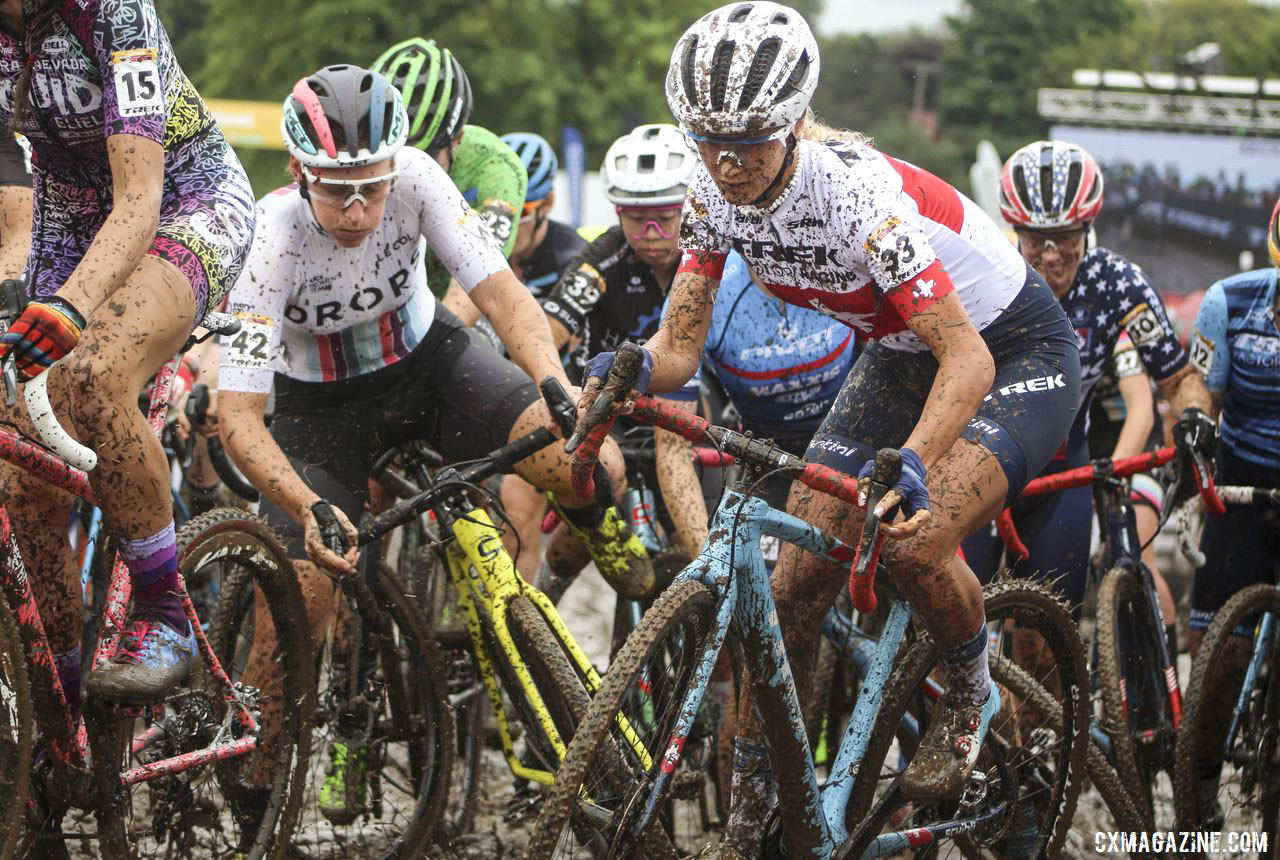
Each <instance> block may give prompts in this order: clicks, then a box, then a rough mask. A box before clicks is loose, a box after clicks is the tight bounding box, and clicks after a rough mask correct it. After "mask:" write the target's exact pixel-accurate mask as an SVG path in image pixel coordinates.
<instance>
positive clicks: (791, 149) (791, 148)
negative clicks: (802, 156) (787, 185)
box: [747, 134, 796, 206]
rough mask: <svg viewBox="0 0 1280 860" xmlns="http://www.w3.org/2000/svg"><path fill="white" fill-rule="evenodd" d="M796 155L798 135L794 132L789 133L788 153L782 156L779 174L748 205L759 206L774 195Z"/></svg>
mask: <svg viewBox="0 0 1280 860" xmlns="http://www.w3.org/2000/svg"><path fill="white" fill-rule="evenodd" d="M795 155H796V136H795V135H794V134H789V135H787V154H786V155H785V156H783V158H782V166H781V167H779V168H778V172H777V174H775V175H774V177H773V181H772V182H770V183H769V187H768V188H766V189H765V190H764V191H762V192H760V196H759V197H757V198H756V199H755V200H752V201H751V202H750V203H748V204H747V205H748V206H759V205H760V204H761V203H763V202H764V201H766V200H768V199H769V198H770V197H772V196H773V193H774V192H775V191H777V190H778V187H779V186H780V185H782V180H783V178H784V177H785V176H786V175H787V168H789V167H790V166H791V162H792V161H794V160H795Z"/></svg>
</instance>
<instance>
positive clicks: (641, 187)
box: [600, 123, 698, 206]
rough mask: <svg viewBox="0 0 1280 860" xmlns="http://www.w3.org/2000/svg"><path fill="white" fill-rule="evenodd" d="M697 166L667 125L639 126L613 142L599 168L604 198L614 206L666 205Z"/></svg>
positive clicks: (677, 198)
mask: <svg viewBox="0 0 1280 860" xmlns="http://www.w3.org/2000/svg"><path fill="white" fill-rule="evenodd" d="M697 167H698V157H697V156H696V155H694V154H693V153H692V152H690V151H689V148H688V147H687V146H685V143H684V135H682V134H681V133H680V129H678V128H676V127H675V126H674V125H671V124H670V123H661V124H658V125H641V126H637V127H636V128H635V129H633V130H632V131H631V132H630V133H629V134H624V135H623V136H622V137H620V138H618V139H617V140H615V141H614V142H613V145H612V146H610V147H609V151H608V152H606V153H605V156H604V164H603V166H601V168H600V181H601V182H602V183H603V184H604V195H605V197H608V198H609V202H610V203H612V204H614V205H615V206H670V205H672V204H675V203H682V202H684V192H685V189H686V188H687V187H688V186H689V183H690V181H692V179H693V172H694V170H696V169H697Z"/></svg>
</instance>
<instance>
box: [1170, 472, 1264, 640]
mask: <svg viewBox="0 0 1280 860" xmlns="http://www.w3.org/2000/svg"><path fill="white" fill-rule="evenodd" d="M1214 480H1215V481H1216V482H1217V483H1219V484H1222V485H1224V486H1226V485H1231V484H1243V485H1245V486H1250V487H1280V474H1277V473H1275V472H1271V471H1268V470H1267V469H1264V468H1262V467H1261V466H1258V465H1256V464H1254V463H1250V462H1248V461H1247V460H1242V459H1239V458H1238V457H1233V456H1232V455H1231V454H1230V453H1228V452H1227V451H1221V452H1219V454H1218V468H1217V470H1216V471H1215V473H1214ZM1200 551H1201V552H1203V553H1204V566H1203V567H1200V568H1198V569H1197V570H1196V575H1195V580H1194V582H1193V585H1192V588H1191V629H1192V630H1207V629H1208V628H1209V622H1210V621H1212V620H1213V616H1214V614H1216V613H1217V611H1218V610H1219V609H1221V608H1222V607H1223V606H1224V605H1225V604H1226V602H1227V601H1228V600H1230V599H1231V598H1232V597H1233V596H1234V595H1235V594H1236V593H1237V592H1238V591H1240V590H1241V589H1244V588H1248V587H1249V586H1251V585H1258V584H1259V583H1263V582H1266V583H1273V582H1275V581H1276V580H1275V575H1276V574H1275V565H1276V560H1277V559H1278V558H1280V512H1277V511H1276V510H1274V509H1273V508H1270V507H1266V506H1260V505H1228V506H1227V512H1226V513H1225V514H1223V515H1222V516H1220V517H1215V516H1213V515H1211V514H1206V515H1205V517H1204V532H1203V533H1202V534H1201V536H1200ZM1236 633H1237V634H1238V635H1240V636H1252V635H1253V630H1252V624H1250V623H1245V624H1242V625H1241V627H1240V628H1239V629H1237V630H1236Z"/></svg>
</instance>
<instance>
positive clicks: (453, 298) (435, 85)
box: [372, 37, 529, 325]
mask: <svg viewBox="0 0 1280 860" xmlns="http://www.w3.org/2000/svg"><path fill="white" fill-rule="evenodd" d="M372 70H373V71H375V72H378V73H379V74H382V75H384V76H385V77H386V78H387V80H389V81H391V83H392V84H394V85H395V87H396V89H398V90H399V91H400V94H401V95H402V96H403V97H404V106H405V110H406V111H407V112H408V115H409V137H408V145H409V146H413V147H417V148H418V149H421V150H423V151H424V152H426V153H427V155H430V156H431V157H432V158H434V159H435V160H436V163H437V164H439V165H440V166H441V167H443V168H444V170H445V172H446V173H448V174H449V178H450V179H451V180H453V184H454V185H456V186H457V187H458V190H459V191H461V192H462V196H463V199H465V200H466V201H467V203H468V204H469V205H470V206H471V207H472V208H473V209H474V210H475V211H476V212H477V213H479V215H480V220H481V222H482V223H483V224H484V226H485V229H486V230H488V231H489V233H490V235H492V236H493V237H494V239H496V240H497V242H498V244H499V245H500V246H501V247H502V254H503V256H504V257H510V256H511V252H512V251H513V250H514V249H515V245H516V227H517V219H518V218H519V214H518V213H519V212H520V211H521V207H523V206H524V200H525V193H526V191H527V188H528V184H529V178H528V173H527V172H526V171H525V168H524V165H523V164H522V163H521V162H520V159H519V158H517V157H516V154H515V153H514V152H512V151H511V147H509V146H507V145H506V144H505V143H503V142H502V140H500V139H499V138H498V136H497V135H496V134H494V133H493V132H491V131H489V130H488V129H486V128H481V127H480V126H477V125H467V120H468V119H469V118H470V116H471V108H472V97H471V82H470V81H468V80H467V73H466V72H465V71H463V69H462V64H461V63H459V62H458V58H457V56H455V55H454V53H453V52H452V51H450V50H449V49H448V48H441V47H440V46H439V45H437V44H436V43H435V40H434V39H423V38H417V37H415V38H412V39H406V40H405V41H403V42H400V43H398V44H395V45H392V46H391V47H390V48H388V49H387V50H386V51H384V52H383V53H382V56H380V57H378V59H376V60H374V61H373V67H372ZM426 265H427V284H428V286H429V287H430V288H431V292H432V294H433V295H435V297H436V298H437V299H439V300H441V301H443V302H444V306H445V308H447V309H448V310H449V311H451V312H452V313H453V314H454V315H455V316H457V317H458V318H459V319H461V320H462V321H463V322H464V323H466V324H468V325H471V324H473V323H475V322H476V321H477V320H479V319H480V316H481V312H480V310H479V309H478V308H477V307H476V306H475V305H474V304H473V303H472V302H471V301H470V300H469V299H468V297H467V292H466V290H465V289H464V288H463V287H462V286H461V285H460V284H458V283H456V282H454V280H453V279H452V278H451V272H450V270H449V267H448V266H447V265H445V262H444V260H442V259H441V258H440V255H439V254H437V253H436V252H435V251H434V250H433V249H431V248H430V247H428V249H427V259H426Z"/></svg>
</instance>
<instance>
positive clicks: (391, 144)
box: [280, 65, 409, 168]
mask: <svg viewBox="0 0 1280 860" xmlns="http://www.w3.org/2000/svg"><path fill="white" fill-rule="evenodd" d="M280 133H281V134H282V135H283V136H284V142H285V144H286V145H287V146H288V148H289V152H290V154H292V155H293V156H294V157H295V158H297V159H298V160H299V161H301V162H302V163H303V164H304V165H306V166H307V167H317V168H331V167H359V166H360V165H362V164H373V163H376V162H379V161H387V160H388V159H390V158H392V157H394V156H395V154H396V153H397V152H399V151H400V148H401V147H402V146H404V142H405V138H406V137H407V136H408V133H409V120H408V117H407V116H406V114H405V111H404V102H403V99H402V98H401V96H400V92H399V91H398V90H397V89H396V88H395V87H393V86H391V84H390V82H388V81H387V79H386V78H384V77H383V76H382V75H380V74H378V73H377V72H371V71H369V70H368V69H364V68H361V67H360V66H349V65H339V66H326V67H325V68H323V69H321V70H320V71H318V72H316V73H315V74H313V75H309V76H308V77H305V78H302V79H301V80H299V81H298V82H297V83H296V84H294V87H293V92H292V93H290V94H289V97H288V98H287V99H285V100H284V117H283V118H282V119H281V120H280Z"/></svg>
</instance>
